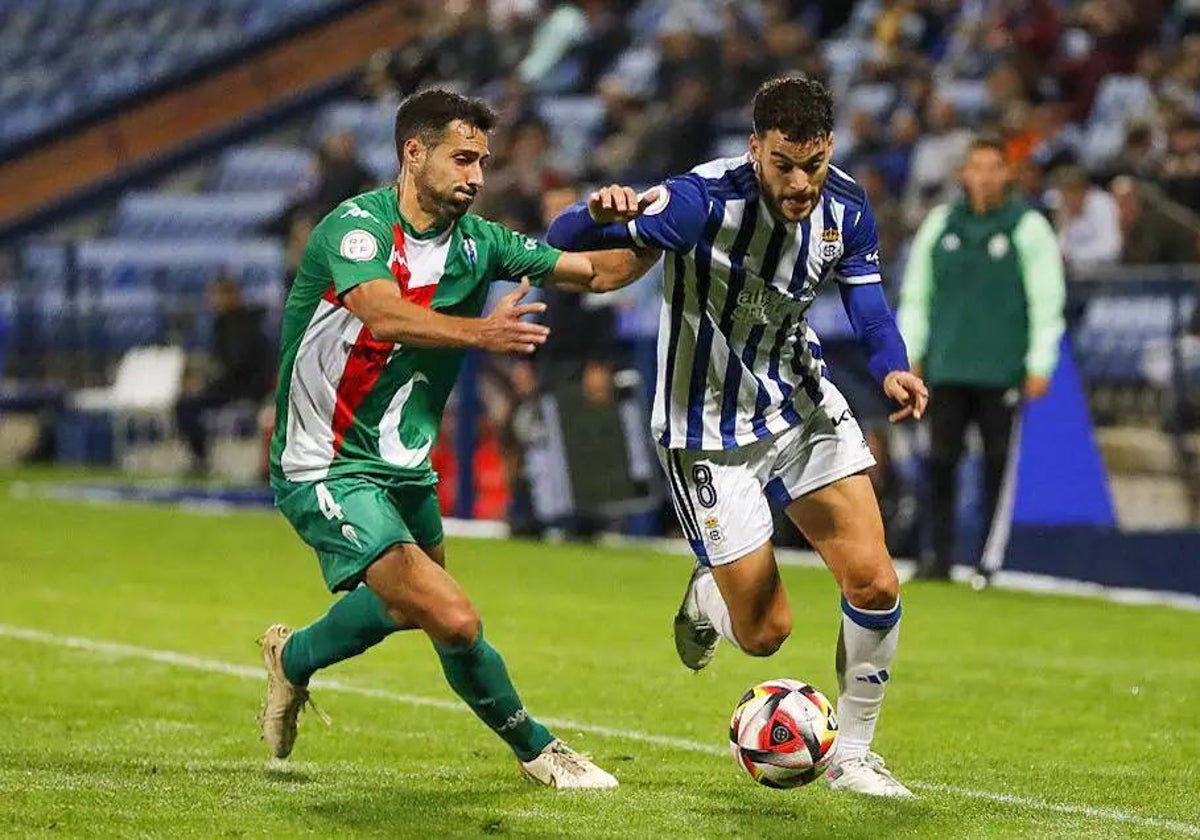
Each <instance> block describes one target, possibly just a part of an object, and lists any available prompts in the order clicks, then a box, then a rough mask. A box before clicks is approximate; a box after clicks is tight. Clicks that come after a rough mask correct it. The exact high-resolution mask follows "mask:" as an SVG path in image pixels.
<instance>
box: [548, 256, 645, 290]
mask: <svg viewBox="0 0 1200 840" xmlns="http://www.w3.org/2000/svg"><path fill="white" fill-rule="evenodd" d="M661 256H662V251H660V250H658V249H657V248H615V249H612V250H608V251H588V252H585V253H582V254H572V253H569V252H563V254H562V256H560V257H559V258H558V262H557V263H556V264H555V266H554V271H552V272H551V273H550V274H548V275H547V276H546V277H545V279H544V280H543V281H542V282H543V283H544V284H545V285H546V286H552V287H553V288H556V289H564V290H566V291H569V292H596V293H603V292H612V291H616V290H617V289H621V288H624V287H625V286H628V285H629V284H630V283H633V282H634V281H636V280H639V279H640V278H641V277H643V276H644V275H645V274H646V272H647V271H649V270H650V267H651V266H652V265H654V264H655V263H656V262H658V260H659V258H660V257H661Z"/></svg>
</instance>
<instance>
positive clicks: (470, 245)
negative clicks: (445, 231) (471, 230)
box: [463, 236, 479, 267]
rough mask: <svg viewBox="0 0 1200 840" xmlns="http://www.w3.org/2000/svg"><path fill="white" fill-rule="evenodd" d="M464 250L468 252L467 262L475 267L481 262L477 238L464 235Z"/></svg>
mask: <svg viewBox="0 0 1200 840" xmlns="http://www.w3.org/2000/svg"><path fill="white" fill-rule="evenodd" d="M463 250H464V251H466V252H467V262H469V263H471V266H472V267H474V266H475V264H476V263H478V262H479V252H478V251H476V250H475V240H474V239H472V238H471V237H469V236H464V237H463Z"/></svg>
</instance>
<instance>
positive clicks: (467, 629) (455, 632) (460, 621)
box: [438, 600, 479, 648]
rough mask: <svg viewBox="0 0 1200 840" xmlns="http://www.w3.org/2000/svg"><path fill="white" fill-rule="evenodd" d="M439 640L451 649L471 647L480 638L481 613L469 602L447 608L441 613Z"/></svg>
mask: <svg viewBox="0 0 1200 840" xmlns="http://www.w3.org/2000/svg"><path fill="white" fill-rule="evenodd" d="M439 613H440V614H439V615H438V624H439V625H440V627H439V635H440V636H441V639H440V640H439V641H440V642H441V643H442V644H444V645H448V646H451V647H462V648H466V647H470V646H471V645H472V644H473V643H474V642H475V639H476V638H477V637H478V636H479V612H478V611H477V610H476V609H475V607H474V606H473V605H472V604H471V603H470V602H469V601H465V600H464V601H463V602H461V603H456V604H453V605H450V606H447V607H445V608H443V609H442V610H440V611H439Z"/></svg>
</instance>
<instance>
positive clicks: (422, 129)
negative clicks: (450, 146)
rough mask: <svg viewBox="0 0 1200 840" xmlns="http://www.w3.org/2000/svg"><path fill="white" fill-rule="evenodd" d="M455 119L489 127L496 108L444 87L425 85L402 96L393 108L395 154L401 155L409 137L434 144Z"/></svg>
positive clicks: (484, 129) (482, 128)
mask: <svg viewBox="0 0 1200 840" xmlns="http://www.w3.org/2000/svg"><path fill="white" fill-rule="evenodd" d="M455 120H462V121H463V122H465V123H467V124H468V125H473V126H475V128H478V129H479V130H481V131H491V130H492V129H493V128H494V127H495V125H496V112H495V111H493V110H492V109H491V106H489V105H488V104H487V103H486V102H484V101H483V100H482V99H472V98H471V97H468V96H463V95H462V94H459V93H455V92H454V91H452V90H445V89H444V88H429V89H428V90H423V91H420V92H419V93H414V94H412V95H411V96H408V97H405V99H404V101H403V102H401V103H400V107H398V108H397V109H396V155H397V156H398V157H399V158H400V159H401V160H403V159H404V144H405V142H406V141H407V140H408V139H409V138H411V137H416V138H417V139H419V140H420V141H421V142H422V143H424V144H425V145H426V146H436V145H437V143H438V141H440V140H441V139H442V135H443V134H444V133H445V131H446V127H447V126H448V125H450V123H452V122H454V121H455Z"/></svg>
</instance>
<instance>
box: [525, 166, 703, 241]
mask: <svg viewBox="0 0 1200 840" xmlns="http://www.w3.org/2000/svg"><path fill="white" fill-rule="evenodd" d="M707 219H708V193H707V188H706V187H705V186H704V181H703V179H701V178H700V177H699V176H696V175H684V176H682V177H679V178H670V179H668V180H667V181H666V183H663V184H659V185H658V186H657V187H652V188H650V189H648V190H646V191H645V192H643V193H638V192H636V191H635V190H634V189H633V188H632V187H626V186H621V185H619V184H612V185H611V186H607V187H603V188H601V189H599V190H596V191H595V192H593V193H591V194H590V195H589V196H588V198H587V201H585V202H580V203H578V204H573V205H572V206H570V207H568V208H567V209H566V210H564V211H563V212H561V213H559V214H558V216H557V217H556V218H555V219H554V221H553V222H551V224H550V229H549V230H548V231H547V232H546V241H547V242H548V243H550V244H551V245H553V246H554V247H555V248H558V249H559V250H562V251H603V250H607V249H612V248H657V249H661V250H664V251H674V252H676V253H686V252H687V251H690V250H692V249H693V248H695V247H696V243H698V242H699V241H700V237H701V235H702V234H703V233H704V225H705V223H706V221H707Z"/></svg>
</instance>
